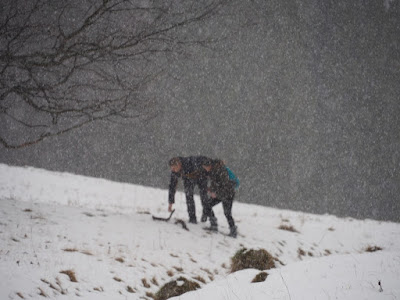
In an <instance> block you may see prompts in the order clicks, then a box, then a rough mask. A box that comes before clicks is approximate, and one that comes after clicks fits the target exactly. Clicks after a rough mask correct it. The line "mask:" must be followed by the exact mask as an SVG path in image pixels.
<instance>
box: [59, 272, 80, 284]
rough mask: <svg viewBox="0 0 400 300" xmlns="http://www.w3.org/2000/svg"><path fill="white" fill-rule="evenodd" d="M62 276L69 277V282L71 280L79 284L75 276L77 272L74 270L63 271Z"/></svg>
mask: <svg viewBox="0 0 400 300" xmlns="http://www.w3.org/2000/svg"><path fill="white" fill-rule="evenodd" d="M60 273H61V274H65V275H67V276H68V277H69V280H71V282H78V280H76V276H75V272H74V271H72V270H65V271H61V272H60Z"/></svg>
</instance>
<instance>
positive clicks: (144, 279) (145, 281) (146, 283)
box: [142, 278, 150, 288]
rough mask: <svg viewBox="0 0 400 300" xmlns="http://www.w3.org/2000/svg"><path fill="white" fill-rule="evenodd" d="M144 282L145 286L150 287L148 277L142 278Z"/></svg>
mask: <svg viewBox="0 0 400 300" xmlns="http://www.w3.org/2000/svg"><path fill="white" fill-rule="evenodd" d="M142 283H143V286H144V287H145V288H150V284H149V283H148V282H147V280H146V278H142Z"/></svg>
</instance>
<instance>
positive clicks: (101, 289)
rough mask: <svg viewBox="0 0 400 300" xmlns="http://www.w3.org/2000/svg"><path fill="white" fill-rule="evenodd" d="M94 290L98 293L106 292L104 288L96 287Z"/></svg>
mask: <svg viewBox="0 0 400 300" xmlns="http://www.w3.org/2000/svg"><path fill="white" fill-rule="evenodd" d="M93 290H95V291H97V292H104V289H103V288H102V287H95V288H93Z"/></svg>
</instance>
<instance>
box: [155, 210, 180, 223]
mask: <svg viewBox="0 0 400 300" xmlns="http://www.w3.org/2000/svg"><path fill="white" fill-rule="evenodd" d="M174 212H175V209H173V210H172V211H171V213H170V215H169V217H168V218H160V217H155V216H152V217H153V220H155V221H164V222H168V221H169V219H171V217H172V215H173V214H174Z"/></svg>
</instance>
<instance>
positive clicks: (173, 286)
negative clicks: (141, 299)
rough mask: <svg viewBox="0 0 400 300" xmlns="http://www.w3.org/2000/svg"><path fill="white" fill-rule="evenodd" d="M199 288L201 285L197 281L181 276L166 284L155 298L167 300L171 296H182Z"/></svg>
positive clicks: (156, 299)
mask: <svg viewBox="0 0 400 300" xmlns="http://www.w3.org/2000/svg"><path fill="white" fill-rule="evenodd" d="M199 288H200V285H199V284H198V283H197V282H195V281H190V280H188V279H186V278H184V277H182V276H181V277H179V278H178V279H177V280H173V281H170V282H168V283H166V284H164V285H163V286H162V287H161V288H160V289H159V291H158V292H157V293H156V294H155V295H154V299H155V300H166V299H169V298H171V297H175V296H180V295H182V294H184V293H186V292H190V291H194V290H197V289H199Z"/></svg>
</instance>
